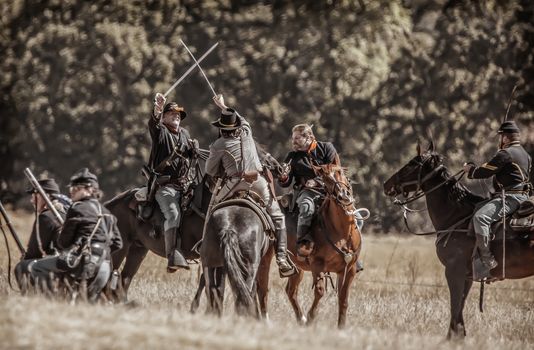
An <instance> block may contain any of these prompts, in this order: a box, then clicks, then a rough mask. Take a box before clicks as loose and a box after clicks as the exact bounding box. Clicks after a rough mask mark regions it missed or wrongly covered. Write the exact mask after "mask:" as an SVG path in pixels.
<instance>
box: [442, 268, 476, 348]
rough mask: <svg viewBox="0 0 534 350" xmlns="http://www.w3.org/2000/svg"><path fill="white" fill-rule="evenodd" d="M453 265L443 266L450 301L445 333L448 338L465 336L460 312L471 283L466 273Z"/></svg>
mask: <svg viewBox="0 0 534 350" xmlns="http://www.w3.org/2000/svg"><path fill="white" fill-rule="evenodd" d="M454 267H455V266H447V267H446V268H445V277H446V278H447V285H448V287H449V294H450V303H451V322H450V325H449V331H448V333H447V339H448V340H450V339H451V338H463V337H465V328H464V323H463V315H462V313H463V308H464V304H465V299H466V298H467V293H468V292H469V289H470V288H471V284H472V283H467V282H466V273H465V271H464V269H458V268H454Z"/></svg>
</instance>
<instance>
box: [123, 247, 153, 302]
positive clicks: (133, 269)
mask: <svg viewBox="0 0 534 350" xmlns="http://www.w3.org/2000/svg"><path fill="white" fill-rule="evenodd" d="M147 253H148V249H147V248H146V247H144V246H140V245H137V244H132V245H130V249H129V250H128V254H127V255H126V262H125V263H124V267H123V269H122V271H121V282H122V288H123V289H124V299H125V300H126V299H127V298H128V289H129V288H130V284H131V283H132V279H133V276H135V274H136V273H137V270H139V267H140V266H141V263H142V262H143V260H144V259H145V256H146V254H147Z"/></svg>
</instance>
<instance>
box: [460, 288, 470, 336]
mask: <svg viewBox="0 0 534 350" xmlns="http://www.w3.org/2000/svg"><path fill="white" fill-rule="evenodd" d="M472 286H473V281H472V280H469V279H466V280H465V283H464V294H463V300H462V306H461V309H460V320H459V321H460V325H461V326H462V329H463V331H464V337H465V336H466V335H467V333H466V330H465V323H464V306H465V301H466V300H467V296H468V295H469V291H470V290H471V287H472Z"/></svg>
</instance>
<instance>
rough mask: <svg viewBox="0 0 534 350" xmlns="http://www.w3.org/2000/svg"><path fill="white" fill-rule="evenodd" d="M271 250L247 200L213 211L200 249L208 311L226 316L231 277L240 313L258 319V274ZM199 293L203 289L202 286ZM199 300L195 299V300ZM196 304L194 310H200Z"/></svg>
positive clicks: (229, 203)
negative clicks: (225, 301) (225, 299)
mask: <svg viewBox="0 0 534 350" xmlns="http://www.w3.org/2000/svg"><path fill="white" fill-rule="evenodd" d="M268 247H269V239H268V237H267V235H266V233H265V230H264V226H263V223H262V220H261V219H260V217H259V216H258V214H256V212H255V211H254V210H252V208H251V207H249V206H247V205H246V204H245V203H244V202H243V200H229V201H227V202H222V203H221V204H220V205H218V206H216V207H215V208H214V209H213V213H212V214H211V216H210V218H209V220H208V223H207V225H206V232H205V235H204V239H203V241H202V245H201V247H200V259H201V263H202V268H203V274H204V279H205V286H206V295H207V299H208V312H211V313H216V314H218V315H219V316H220V315H221V314H222V308H223V307H222V305H223V301H224V288H225V279H226V276H228V280H229V282H230V286H231V288H232V291H233V293H234V296H235V309H236V312H237V313H238V314H241V315H245V316H258V313H257V309H256V304H255V300H256V299H255V297H256V275H257V270H258V266H259V264H260V260H261V259H262V257H263V255H264V254H265V252H266V250H267V248H268ZM198 290H199V291H201V290H202V285H200V286H199V289H198ZM199 295H200V294H199V292H197V296H199ZM197 299H198V298H197V297H195V301H196V300H197ZM195 301H193V305H192V307H191V310H192V311H194V310H195V309H196V308H195V307H194V305H195ZM196 307H198V302H196Z"/></svg>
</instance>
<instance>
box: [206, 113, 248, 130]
mask: <svg viewBox="0 0 534 350" xmlns="http://www.w3.org/2000/svg"><path fill="white" fill-rule="evenodd" d="M211 125H215V126H216V127H218V128H219V129H223V130H234V129H237V128H239V127H240V126H241V119H239V118H238V117H237V113H236V112H235V111H234V110H233V109H231V108H228V109H227V110H226V111H223V112H222V113H221V117H220V118H219V119H218V120H216V121H214V122H212V123H211Z"/></svg>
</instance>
